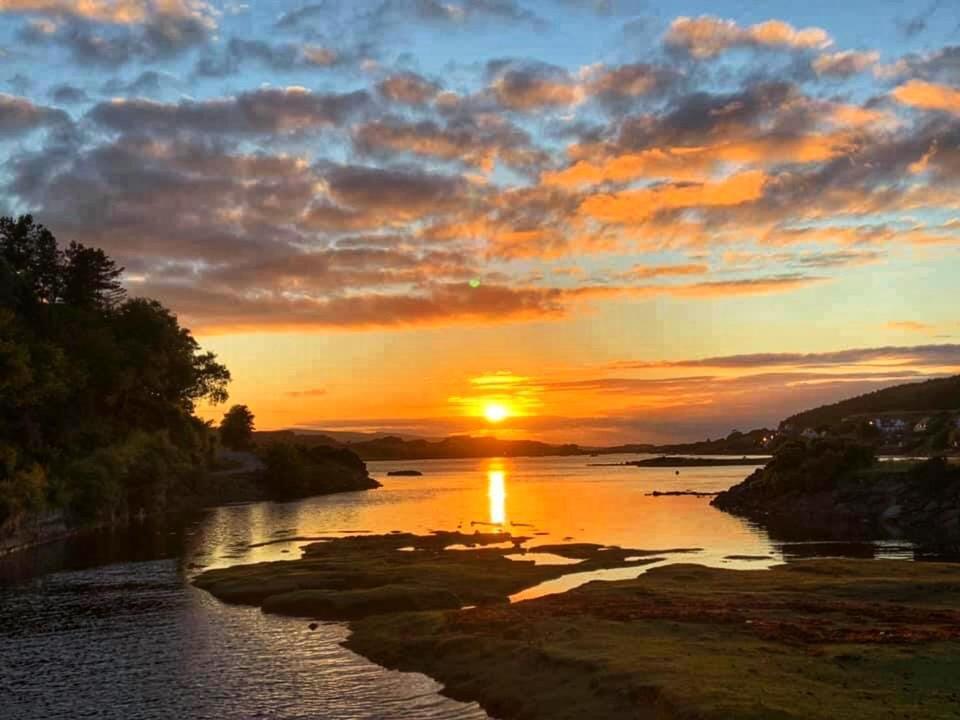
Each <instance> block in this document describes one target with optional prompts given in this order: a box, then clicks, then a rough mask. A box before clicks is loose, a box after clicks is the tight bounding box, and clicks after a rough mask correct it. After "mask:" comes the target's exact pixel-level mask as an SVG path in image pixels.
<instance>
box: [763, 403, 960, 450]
mask: <svg viewBox="0 0 960 720" xmlns="http://www.w3.org/2000/svg"><path fill="white" fill-rule="evenodd" d="M786 437H800V438H803V439H806V440H814V439H817V438H838V439H840V438H842V439H851V440H859V441H861V442H867V443H870V444H873V445H876V446H877V449H878V451H879V452H881V453H907V454H909V453H916V454H923V455H927V454H931V453H945V452H946V453H953V452H957V451H960V412H958V411H956V410H944V411H939V412H929V411H928V412H884V413H874V414H869V413H861V414H856V415H848V416H846V417H844V418H843V419H842V420H841V421H840V423H839V424H836V425H822V426H819V427H816V428H813V427H798V426H796V425H795V424H793V423H790V422H784V423H782V424H781V425H780V428H779V429H778V431H777V432H776V433H773V434H771V435H769V436H767V437H766V438H764V440H763V444H764V445H765V446H769V447H774V446H776V445H778V444H779V443H780V442H782V440H783V439H784V438H786Z"/></svg>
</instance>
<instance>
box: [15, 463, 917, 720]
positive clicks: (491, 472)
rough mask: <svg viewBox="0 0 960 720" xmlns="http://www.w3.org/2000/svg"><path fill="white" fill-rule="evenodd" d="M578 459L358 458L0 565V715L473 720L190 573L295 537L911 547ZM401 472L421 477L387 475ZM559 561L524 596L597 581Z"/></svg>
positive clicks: (687, 479)
mask: <svg viewBox="0 0 960 720" xmlns="http://www.w3.org/2000/svg"><path fill="white" fill-rule="evenodd" d="M616 460H618V458H602V461H604V462H611V461H616ZM592 461H593V462H596V461H597V460H592ZM588 462H590V461H588V460H587V459H585V458H582V457H581V458H538V459H521V460H516V459H515V460H504V461H496V460H479V461H468V460H457V461H440V460H436V461H420V462H416V463H373V464H371V471H372V473H373V474H374V475H375V476H377V477H378V478H379V479H381V481H382V482H384V487H383V488H381V489H380V490H376V491H373V492H366V493H349V494H343V495H336V496H329V497H322V498H311V499H308V500H304V501H300V502H296V503H284V504H275V503H256V504H250V505H242V506H232V507H221V508H215V509H212V510H209V511H207V512H205V513H202V514H198V516H197V517H195V518H191V519H189V520H183V521H181V522H179V523H176V524H173V525H169V526H163V525H141V526H136V527H132V528H128V529H125V530H121V531H114V532H111V533H102V534H99V535H95V536H91V537H85V538H82V539H75V540H72V541H69V542H67V543H61V544H57V545H51V546H47V547H44V548H41V549H39V550H37V551H35V552H32V553H28V554H24V555H20V556H17V557H15V558H9V559H7V560H4V561H0V720H20V719H21V718H22V719H24V720H26V719H30V720H34V719H36V720H44V719H47V718H50V719H51V720H52V719H57V718H63V719H67V718H69V719H71V720H72V719H74V718H107V719H116V720H132V719H134V718H183V719H186V718H216V719H217V720H233V719H237V720H240V719H245V718H284V719H293V718H318V719H319V718H322V719H325V720H347V719H350V720H361V719H372V718H411V719H413V720H416V719H417V718H486V717H487V715H486V714H485V713H484V712H483V711H482V710H481V709H480V708H479V707H478V706H476V705H475V704H464V703H458V702H455V701H452V700H449V699H447V698H444V697H443V696H442V695H440V694H439V692H438V691H439V690H440V687H439V686H438V684H437V683H435V682H434V681H432V680H430V679H429V678H426V677H424V676H422V675H417V674H409V673H397V672H392V671H387V670H385V669H383V668H381V667H379V666H377V665H374V664H372V663H370V662H368V661H366V660H364V659H363V658H361V657H359V656H357V655H355V654H353V653H351V652H349V651H347V650H345V649H344V648H342V647H341V646H340V643H341V641H342V640H343V639H344V638H345V637H346V635H347V630H346V627H345V626H344V625H341V624H337V623H329V624H323V625H321V626H320V628H318V629H317V630H315V631H311V630H309V628H308V627H307V623H306V621H303V620H296V619H290V618H281V617H275V616H270V615H264V614H263V613H261V612H260V611H259V610H258V609H255V608H248V607H238V606H230V605H224V604H223V603H220V602H219V601H217V600H215V599H214V598H212V597H210V596H209V595H207V594H206V593H204V592H201V591H199V590H196V589H194V588H193V587H192V586H191V585H190V584H189V580H190V577H191V576H192V575H193V574H195V573H196V572H199V571H200V570H201V569H202V568H203V567H218V566H225V565H231V564H236V563H245V562H254V561H259V560H278V559H292V558H295V557H297V556H298V554H299V553H298V547H299V546H300V545H303V544H304V543H305V542H306V540H300V539H295V538H301V537H316V536H320V535H339V534H350V533H355V532H363V531H367V532H389V531H390V530H410V531H416V532H427V531H429V530H431V529H454V528H456V527H458V526H459V527H460V528H461V529H462V530H465V531H468V532H469V531H471V529H484V530H485V529H490V528H491V527H492V526H498V527H503V528H505V529H507V530H510V531H512V532H514V534H521V533H522V534H531V535H532V534H534V533H538V535H536V536H535V541H536V542H541V541H542V542H561V541H564V540H568V539H570V540H577V541H591V542H600V543H609V544H619V545H622V546H629V547H635V548H641V549H659V548H676V547H700V548H704V550H703V551H702V552H700V553H697V554H694V555H683V556H676V559H677V560H679V561H681V562H701V563H706V564H711V565H719V566H723V567H756V568H762V567H765V566H768V565H770V564H773V563H776V562H780V561H782V560H783V559H784V558H785V557H786V558H789V557H793V556H804V555H817V554H852V555H860V556H910V554H911V552H912V550H911V548H910V547H909V546H905V545H898V544H890V543H861V544H858V545H849V546H846V545H837V544H832V545H825V544H818V543H791V544H789V545H783V544H780V543H776V542H773V541H771V540H770V538H769V537H768V536H767V534H766V533H765V532H764V531H762V530H761V529H759V528H756V527H753V526H751V525H749V524H747V523H745V522H743V521H741V520H739V519H736V518H733V517H730V516H728V515H726V514H724V513H721V512H719V511H717V510H714V509H713V508H711V507H710V506H709V502H708V500H707V499H704V498H695V497H660V498H653V497H650V496H648V495H647V493H649V492H651V491H652V490H686V489H690V490H699V491H712V490H720V489H724V488H726V487H728V486H730V485H732V484H733V483H735V482H738V481H739V480H741V479H742V478H743V477H744V476H746V475H747V474H748V473H749V472H750V469H749V468H742V467H740V468H738V467H733V468H730V467H723V468H690V469H683V470H681V474H680V475H679V476H678V475H676V474H675V472H674V471H673V470H666V469H660V468H644V469H640V468H629V467H628V468H625V467H588V466H587V463H588ZM410 468H417V469H420V470H422V471H424V473H425V475H424V476H423V477H419V478H386V477H385V473H386V471H387V470H389V469H410ZM251 546H255V547H251ZM731 555H741V556H751V557H753V558H754V559H751V560H743V559H731V558H730V556H731ZM756 558H761V559H756ZM571 572H572V573H573V574H571V575H570V577H569V578H567V579H561V580H560V581H554V582H553V583H551V584H549V585H548V586H547V587H544V588H538V589H535V590H534V591H531V592H530V593H525V594H523V596H524V597H527V596H530V595H532V594H539V593H543V592H548V591H549V592H554V591H560V590H563V589H566V588H567V587H570V586H571V585H574V584H577V583H579V582H583V581H585V580H588V579H591V578H592V577H595V576H590V577H582V576H578V575H576V574H575V568H571ZM639 572H640V569H631V570H629V571H627V573H628V574H629V575H630V576H634V575H636V574H638V573H639ZM624 576H625V573H624V571H622V570H621V571H616V573H612V574H607V575H603V577H611V578H612V577H624Z"/></svg>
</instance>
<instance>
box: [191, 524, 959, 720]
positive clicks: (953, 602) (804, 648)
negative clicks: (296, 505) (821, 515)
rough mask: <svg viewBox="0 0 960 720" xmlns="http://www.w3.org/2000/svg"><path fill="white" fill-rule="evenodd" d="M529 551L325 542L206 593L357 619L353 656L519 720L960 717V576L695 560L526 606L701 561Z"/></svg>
mask: <svg viewBox="0 0 960 720" xmlns="http://www.w3.org/2000/svg"><path fill="white" fill-rule="evenodd" d="M528 540H529V539H528V538H520V537H513V536H510V535H508V534H506V533H475V534H470V535H467V534H461V533H435V534H432V535H409V534H404V533H396V534H390V535H381V536H364V537H350V538H339V539H334V540H330V541H326V542H320V543H314V544H312V545H308V546H307V547H306V548H304V556H303V558H302V559H300V560H295V561H288V562H273V563H260V564H257V565H249V566H238V567H232V568H225V569H220V570H213V571H209V572H207V573H203V574H201V575H199V576H198V577H197V578H196V580H195V582H196V584H197V585H198V586H200V587H202V588H206V589H207V590H209V591H210V592H211V593H213V594H214V595H216V596H217V597H219V598H221V599H223V600H226V601H230V602H240V603H244V604H252V605H259V606H260V607H262V608H263V609H264V611H267V612H274V613H281V614H289V615H297V616H302V617H304V618H311V619H316V620H332V619H340V620H350V621H351V629H352V634H351V636H350V638H349V639H348V640H347V642H346V645H347V647H348V648H350V649H351V650H354V651H356V652H358V653H360V654H362V655H364V656H366V657H368V658H370V659H371V660H373V661H374V662H377V663H379V664H381V665H383V666H385V667H388V668H391V669H398V670H405V671H418V672H422V673H425V674H427V675H429V676H431V677H433V678H435V679H437V680H438V681H440V682H442V683H443V684H444V686H445V690H444V692H445V694H447V695H449V696H450V697H453V698H456V699H459V700H475V701H477V702H479V703H480V704H481V705H482V706H483V707H484V708H485V709H486V710H487V712H488V713H490V714H491V715H492V716H495V717H498V718H502V719H503V720H511V719H513V718H516V719H530V720H538V719H540V718H544V719H546V718H551V719H552V720H556V719H563V718H571V719H573V718H578V719H579V718H583V717H590V718H656V719H657V720H671V719H674V718H676V719H679V718H698V719H703V720H713V719H716V720H720V719H721V718H723V719H724V720H741V719H743V720H746V719H749V720H761V719H763V720H771V719H774V720H776V719H782V720H787V719H791V720H792V719H796V720H800V719H804V720H820V719H823V720H827V719H828V718H829V719H830V720H847V719H849V720H853V719H854V718H865V717H869V718H917V719H920V718H923V719H938V718H944V719H946V718H958V717H960V683H958V682H957V678H958V677H960V609H958V608H960V567H958V566H956V565H952V564H945V563H925V562H907V561H900V560H862V561H861V560H835V559H817V560H804V561H799V562H793V563H788V564H785V565H779V566H776V567H774V568H772V569H769V570H731V569H718V568H708V567H704V566H701V565H694V564H689V563H681V564H672V565H665V566H660V567H652V568H649V569H648V570H647V572H646V573H645V574H643V575H641V576H640V577H638V578H636V579H633V580H621V581H616V582H593V583H589V584H587V585H584V586H582V587H579V588H576V589H574V590H571V591H569V592H566V593H562V594H556V595H548V596H544V597H540V598H536V599H533V600H526V601H523V602H517V603H513V604H510V603H508V602H506V599H507V597H508V596H509V595H510V594H512V593H515V592H517V591H518V590H520V589H523V588H527V587H530V586H531V585H535V584H537V583H540V582H544V581H545V580H548V579H551V578H556V577H559V576H560V575H562V574H565V573H567V572H571V571H573V570H575V571H577V572H579V571H583V570H591V569H603V568H620V567H626V566H630V565H636V566H637V567H638V572H640V571H641V569H646V568H644V565H645V564H650V563H654V562H656V561H657V560H658V559H662V558H663V557H666V556H668V555H669V554H671V553H679V552H683V551H684V550H685V549H683V548H678V549H673V550H660V551H644V550H638V549H622V548H612V547H605V546H601V545H591V544H588V543H579V544H576V545H567V546H564V545H549V546H536V545H534V546H532V547H529V548H524V549H526V550H528V551H529V552H537V553H551V554H554V555H560V556H561V557H567V558H570V559H577V560H580V561H581V562H580V563H579V564H577V565H575V566H570V565H564V566H557V565H541V564H536V563H534V562H523V561H519V562H518V561H517V560H513V559H508V558H507V557H506V555H507V554H512V553H515V552H516V548H517V547H521V546H523V544H524V543H526V542H527V541H528ZM454 545H457V546H463V545H465V546H467V547H466V549H460V550H451V549H448V548H450V547H451V546H454ZM401 550H402V552H401Z"/></svg>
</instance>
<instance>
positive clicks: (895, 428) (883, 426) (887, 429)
mask: <svg viewBox="0 0 960 720" xmlns="http://www.w3.org/2000/svg"><path fill="white" fill-rule="evenodd" d="M870 423H871V424H872V425H873V426H874V427H876V428H877V429H878V430H879V431H880V432H882V433H883V434H884V435H896V434H897V433H902V432H906V430H907V427H908V426H907V423H906V422H904V421H903V420H901V419H900V418H888V417H879V418H875V419H874V420H871V421H870Z"/></svg>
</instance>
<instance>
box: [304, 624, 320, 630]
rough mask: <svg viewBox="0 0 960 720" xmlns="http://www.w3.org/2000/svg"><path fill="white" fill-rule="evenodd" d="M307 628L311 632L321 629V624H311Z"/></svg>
mask: <svg viewBox="0 0 960 720" xmlns="http://www.w3.org/2000/svg"><path fill="white" fill-rule="evenodd" d="M307 627H308V628H310V629H311V630H316V629H317V628H318V627H320V623H310V624H309V625H307Z"/></svg>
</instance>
